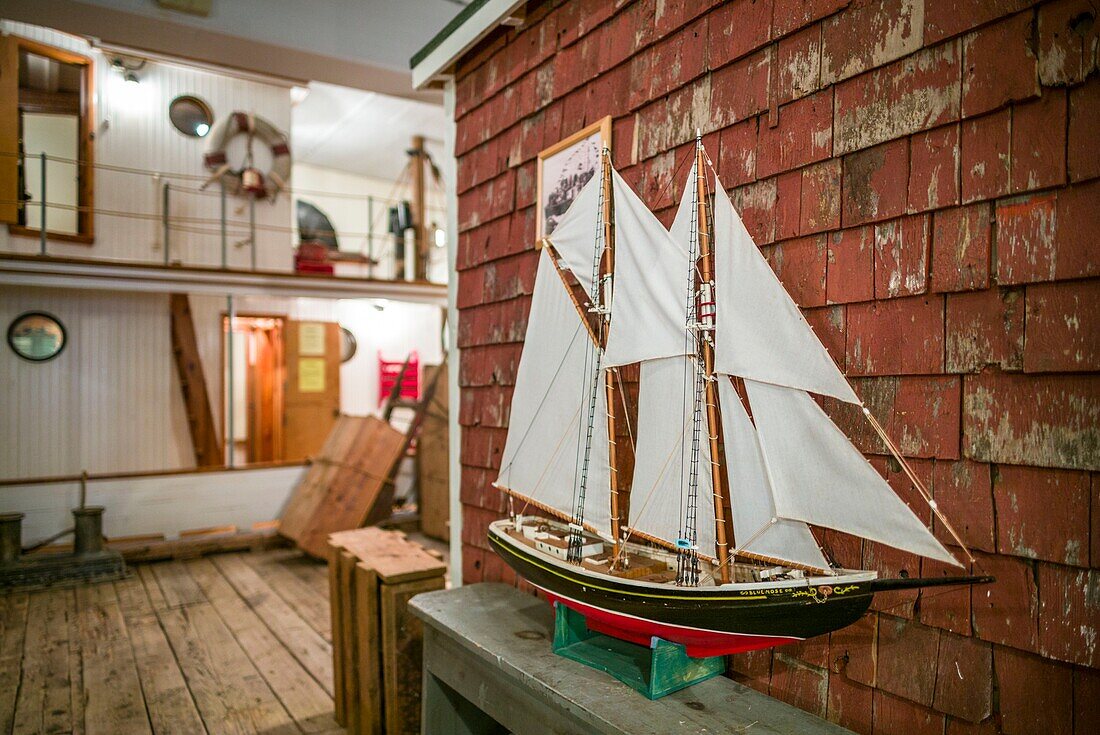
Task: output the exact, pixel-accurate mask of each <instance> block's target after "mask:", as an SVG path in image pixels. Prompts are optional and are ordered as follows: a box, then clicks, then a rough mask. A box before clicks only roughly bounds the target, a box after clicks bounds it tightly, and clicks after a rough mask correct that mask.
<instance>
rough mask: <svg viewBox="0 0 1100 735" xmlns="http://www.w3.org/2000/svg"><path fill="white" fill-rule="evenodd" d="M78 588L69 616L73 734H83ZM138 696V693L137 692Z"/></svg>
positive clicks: (85, 728)
mask: <svg viewBox="0 0 1100 735" xmlns="http://www.w3.org/2000/svg"><path fill="white" fill-rule="evenodd" d="M78 592H79V588H78V589H77V590H76V592H74V595H73V604H74V608H73V615H72V616H71V617H70V618H69V706H70V707H71V708H72V720H73V729H72V733H73V735H84V733H85V732H86V731H87V727H86V723H85V710H86V708H85V706H84V705H85V697H86V694H85V692H84V647H83V645H82V643H81V640H80V600H79V597H78V594H77V593H78ZM139 696H140V693H139Z"/></svg>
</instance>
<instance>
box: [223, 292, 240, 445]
mask: <svg viewBox="0 0 1100 735" xmlns="http://www.w3.org/2000/svg"><path fill="white" fill-rule="evenodd" d="M225 307H226V312H227V314H228V318H227V319H226V331H227V332H228V334H227V335H226V339H225V357H226V362H227V363H228V365H227V370H226V375H225V382H226V388H225V395H226V403H225V447H226V450H227V451H226V455H227V456H226V460H225V465H226V467H233V454H234V452H235V450H236V446H237V443H236V437H235V436H234V427H233V372H234V370H233V317H234V316H235V314H234V310H233V294H227V295H226V297H225Z"/></svg>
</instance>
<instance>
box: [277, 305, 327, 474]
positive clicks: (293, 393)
mask: <svg viewBox="0 0 1100 735" xmlns="http://www.w3.org/2000/svg"><path fill="white" fill-rule="evenodd" d="M284 344H285V353H284V354H285V356H286V384H285V385H284V387H283V396H284V398H283V401H284V402H283V426H284V429H283V447H284V452H283V457H284V458H285V459H288V460H297V459H304V458H306V457H311V456H315V455H316V454H317V453H318V452H319V451H320V449H321V446H322V445H323V444H324V443H325V439H326V438H327V437H328V435H329V432H330V431H332V427H333V425H334V424H335V423H336V419H337V417H338V416H339V415H340V326H339V325H338V324H336V323H335V322H307V321H293V320H288V321H287V322H286V334H285V343H284Z"/></svg>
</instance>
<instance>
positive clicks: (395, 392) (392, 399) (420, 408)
mask: <svg viewBox="0 0 1100 735" xmlns="http://www.w3.org/2000/svg"><path fill="white" fill-rule="evenodd" d="M411 363H412V354H411V353H410V354H409V355H408V357H406V358H405V362H404V363H403V364H402V365H401V372H399V373H398V374H397V380H396V381H394V384H393V387H392V388H390V394H389V395H388V396H386V401H385V403H383V404H382V420H383V421H385V422H386V423H388V424H390V425H392V424H393V412H394V409H397V408H405V409H409V410H410V411H412V418H411V419H410V421H409V426H408V428H407V429H406V430H405V449H404V451H403V452H402V453H401V454H402V456H404V455H406V454H407V453H408V452H409V449H410V448H411V447H412V445H413V442H414V441H415V440H416V437H417V434H418V432H419V430H420V424H421V423H423V421H424V416H425V415H427V413H428V408H429V407H430V406H431V403H432V399H433V398H434V397H435V391H436V386H437V385H438V384H439V379H440V376H441V375H443V374H445V372H446V371H445V370H436V371H435V373H434V374H433V375H432V378H431V380H429V381H428V384H427V385H425V386H424V388H423V390H422V391H421V392H420V397H419V398H417V399H409V398H402V397H401V384H402V382H403V381H404V380H405V373H406V372H408V370H409V368H410V367H411ZM446 364H447V358H446V356H444V358H443V365H446ZM400 466H401V463H400V462H398V463H396V464H395V465H394V466H393V469H392V470H391V471H390V474H389V476H388V477H387V480H388V481H389V482H391V483H392V482H393V481H394V480H395V479H396V477H397V471H398V470H399V469H400ZM406 500H407V498H406Z"/></svg>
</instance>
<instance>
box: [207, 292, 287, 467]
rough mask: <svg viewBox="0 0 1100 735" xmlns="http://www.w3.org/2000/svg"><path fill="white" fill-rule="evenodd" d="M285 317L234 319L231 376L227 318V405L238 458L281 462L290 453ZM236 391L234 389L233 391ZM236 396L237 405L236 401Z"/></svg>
mask: <svg viewBox="0 0 1100 735" xmlns="http://www.w3.org/2000/svg"><path fill="white" fill-rule="evenodd" d="M285 321H286V320H285V318H284V317H282V316H268V315H247V314H246V315H238V316H235V317H234V319H233V360H232V362H233V364H232V370H233V374H232V376H230V374H229V371H230V367H231V366H230V364H229V355H228V350H227V349H226V346H225V333H226V330H227V328H228V317H224V321H223V323H222V335H223V336H222V342H223V346H222V365H223V368H222V370H223V376H224V382H223V384H222V385H223V390H222V393H223V395H224V402H223V410H225V411H226V416H232V424H233V426H232V450H233V463H234V464H251V463H255V462H275V461H279V460H282V459H284V458H285V454H286V450H285V443H284V437H283V410H284V403H285V400H284V395H283V385H284V380H285V377H286V360H285V357H284V329H285ZM230 393H231V394H232V395H230ZM230 402H232V405H230Z"/></svg>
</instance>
